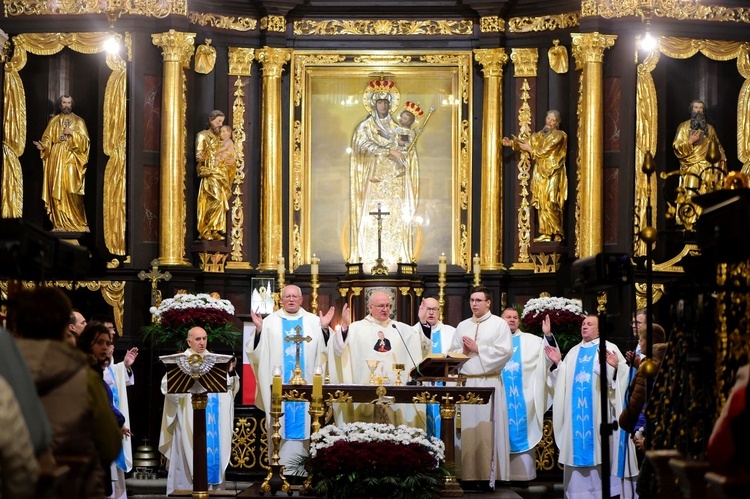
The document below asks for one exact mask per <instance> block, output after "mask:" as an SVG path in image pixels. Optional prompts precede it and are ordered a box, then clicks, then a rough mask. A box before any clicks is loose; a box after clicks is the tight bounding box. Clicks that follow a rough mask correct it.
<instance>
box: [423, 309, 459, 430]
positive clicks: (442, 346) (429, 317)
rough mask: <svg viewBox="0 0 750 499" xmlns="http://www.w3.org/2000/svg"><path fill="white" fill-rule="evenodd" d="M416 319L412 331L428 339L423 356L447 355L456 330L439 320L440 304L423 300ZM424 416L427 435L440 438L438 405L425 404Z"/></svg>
mask: <svg viewBox="0 0 750 499" xmlns="http://www.w3.org/2000/svg"><path fill="white" fill-rule="evenodd" d="M417 317H418V318H419V322H417V323H416V324H414V329H415V330H416V331H418V332H421V333H422V334H424V335H425V337H427V338H430V343H429V345H428V348H427V351H425V352H424V353H425V355H430V354H441V355H445V354H447V353H448V350H449V349H450V346H451V342H452V341H453V334H454V333H455V332H456V328H455V327H453V326H449V325H448V324H443V322H442V321H441V320H440V302H438V301H437V300H436V299H435V298H432V297H427V298H425V299H423V300H422V303H420V304H419V311H418V312H417ZM425 414H426V418H427V422H426V424H427V434H428V435H429V436H433V437H438V438H440V423H441V421H440V405H439V404H427V405H426V407H425Z"/></svg>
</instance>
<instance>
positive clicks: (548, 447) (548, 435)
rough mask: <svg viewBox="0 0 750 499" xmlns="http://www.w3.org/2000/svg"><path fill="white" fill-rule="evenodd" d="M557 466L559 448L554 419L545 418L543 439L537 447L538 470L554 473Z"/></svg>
mask: <svg viewBox="0 0 750 499" xmlns="http://www.w3.org/2000/svg"><path fill="white" fill-rule="evenodd" d="M556 464H557V446H556V445H555V431H554V428H553V425H552V419H550V418H544V423H543V424H542V439H541V440H540V441H539V444H538V445H537V447H536V469H538V470H543V471H552V470H553V469H554V468H555V465H556Z"/></svg>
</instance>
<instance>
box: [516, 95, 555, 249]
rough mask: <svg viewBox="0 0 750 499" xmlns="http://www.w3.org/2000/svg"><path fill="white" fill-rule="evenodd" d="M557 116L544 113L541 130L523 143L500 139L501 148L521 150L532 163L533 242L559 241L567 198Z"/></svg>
mask: <svg viewBox="0 0 750 499" xmlns="http://www.w3.org/2000/svg"><path fill="white" fill-rule="evenodd" d="M559 126H560V113H559V112H558V111H556V110H554V109H552V110H550V111H547V115H546V117H545V125H544V128H543V129H542V130H540V131H538V132H536V133H533V134H531V136H530V137H529V138H528V141H527V140H523V139H519V138H518V137H515V136H514V137H513V138H512V139H509V138H508V137H503V145H504V146H506V147H511V148H513V150H514V151H525V152H527V153H529V155H530V156H531V159H533V160H534V171H533V174H532V176H531V205H532V206H533V207H534V208H536V215H537V226H536V228H537V231H538V232H539V236H538V237H536V238H534V241H536V242H550V241H562V240H563V208H564V207H565V200H566V199H568V174H567V171H566V169H565V155H566V153H567V147H568V136H567V134H566V133H565V132H563V131H562V130H560V129H559V128H558V127H559Z"/></svg>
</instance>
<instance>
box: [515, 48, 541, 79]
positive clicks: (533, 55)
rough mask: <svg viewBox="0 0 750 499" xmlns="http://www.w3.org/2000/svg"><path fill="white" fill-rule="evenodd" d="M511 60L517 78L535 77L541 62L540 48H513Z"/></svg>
mask: <svg viewBox="0 0 750 499" xmlns="http://www.w3.org/2000/svg"><path fill="white" fill-rule="evenodd" d="M510 60H511V61H513V66H514V73H513V76H515V77H516V78H535V77H536V66H537V62H539V50H538V49H536V48H525V49H511V51H510Z"/></svg>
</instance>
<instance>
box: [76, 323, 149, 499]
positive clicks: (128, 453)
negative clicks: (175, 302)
mask: <svg viewBox="0 0 750 499" xmlns="http://www.w3.org/2000/svg"><path fill="white" fill-rule="evenodd" d="M96 323H101V324H103V325H104V327H106V328H107V329H108V330H109V333H110V341H111V342H112V343H111V344H110V346H109V349H108V351H107V359H106V360H105V362H104V382H105V383H107V386H108V387H109V389H110V391H111V392H112V399H113V400H114V406H115V407H116V408H117V409H118V410H119V411H120V412H121V413H122V415H123V417H124V418H125V427H126V428H130V406H129V404H128V391H127V387H129V386H133V385H134V384H135V376H134V374H133V369H132V367H133V363H134V362H135V359H136V358H137V357H138V348H137V347H133V348H130V349H128V350H127V351H126V352H125V356H124V357H123V360H122V362H117V363H115V359H114V350H115V344H114V341H115V339H116V338H117V330H116V329H115V323H114V320H113V319H112V317H109V316H106V315H95V316H93V317H91V319H89V321H88V324H96ZM132 469H133V446H132V443H131V435H123V437H122V449H120V454H119V455H118V456H117V459H115V460H114V462H113V463H112V469H111V474H112V482H113V483H112V490H113V492H112V495H111V496H110V497H111V498H113V499H126V498H127V497H128V493H127V489H126V488H125V473H128V472H130V470H132Z"/></svg>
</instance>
